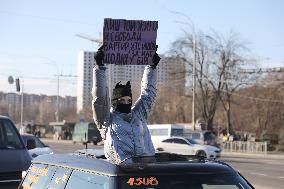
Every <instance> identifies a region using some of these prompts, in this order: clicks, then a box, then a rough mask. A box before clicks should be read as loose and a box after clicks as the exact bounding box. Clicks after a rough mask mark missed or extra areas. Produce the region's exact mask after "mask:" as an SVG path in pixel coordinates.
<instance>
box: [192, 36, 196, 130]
mask: <svg viewBox="0 0 284 189" xmlns="http://www.w3.org/2000/svg"><path fill="white" fill-rule="evenodd" d="M195 37H196V36H195V31H194V32H193V35H192V38H193V39H192V51H193V54H192V125H193V130H196V127H195V78H196V75H195V74H196V73H195V71H196V40H195Z"/></svg>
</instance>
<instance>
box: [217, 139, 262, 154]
mask: <svg viewBox="0 0 284 189" xmlns="http://www.w3.org/2000/svg"><path fill="white" fill-rule="evenodd" d="M220 147H221V148H222V150H223V151H224V152H245V153H263V154H266V153H267V142H251V141H227V142H223V143H222V144H221V145H220Z"/></svg>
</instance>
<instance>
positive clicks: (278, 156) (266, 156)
mask: <svg viewBox="0 0 284 189" xmlns="http://www.w3.org/2000/svg"><path fill="white" fill-rule="evenodd" d="M221 157H242V158H258V159H283V160H284V154H270V153H267V154H260V153H259V154H257V153H238V152H221Z"/></svg>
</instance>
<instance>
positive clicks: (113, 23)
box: [103, 18, 158, 65]
mask: <svg viewBox="0 0 284 189" xmlns="http://www.w3.org/2000/svg"><path fill="white" fill-rule="evenodd" d="M157 30H158V21H143V20H125V19H111V18H105V20H104V30H103V32H104V33H103V44H104V60H103V63H105V64H117V65H150V64H152V59H153V56H154V54H155V52H156V39H157Z"/></svg>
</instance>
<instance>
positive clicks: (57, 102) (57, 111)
mask: <svg viewBox="0 0 284 189" xmlns="http://www.w3.org/2000/svg"><path fill="white" fill-rule="evenodd" d="M55 76H57V96H56V112H55V120H56V122H59V81H60V77H77V76H76V75H63V74H57V75H55Z"/></svg>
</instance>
